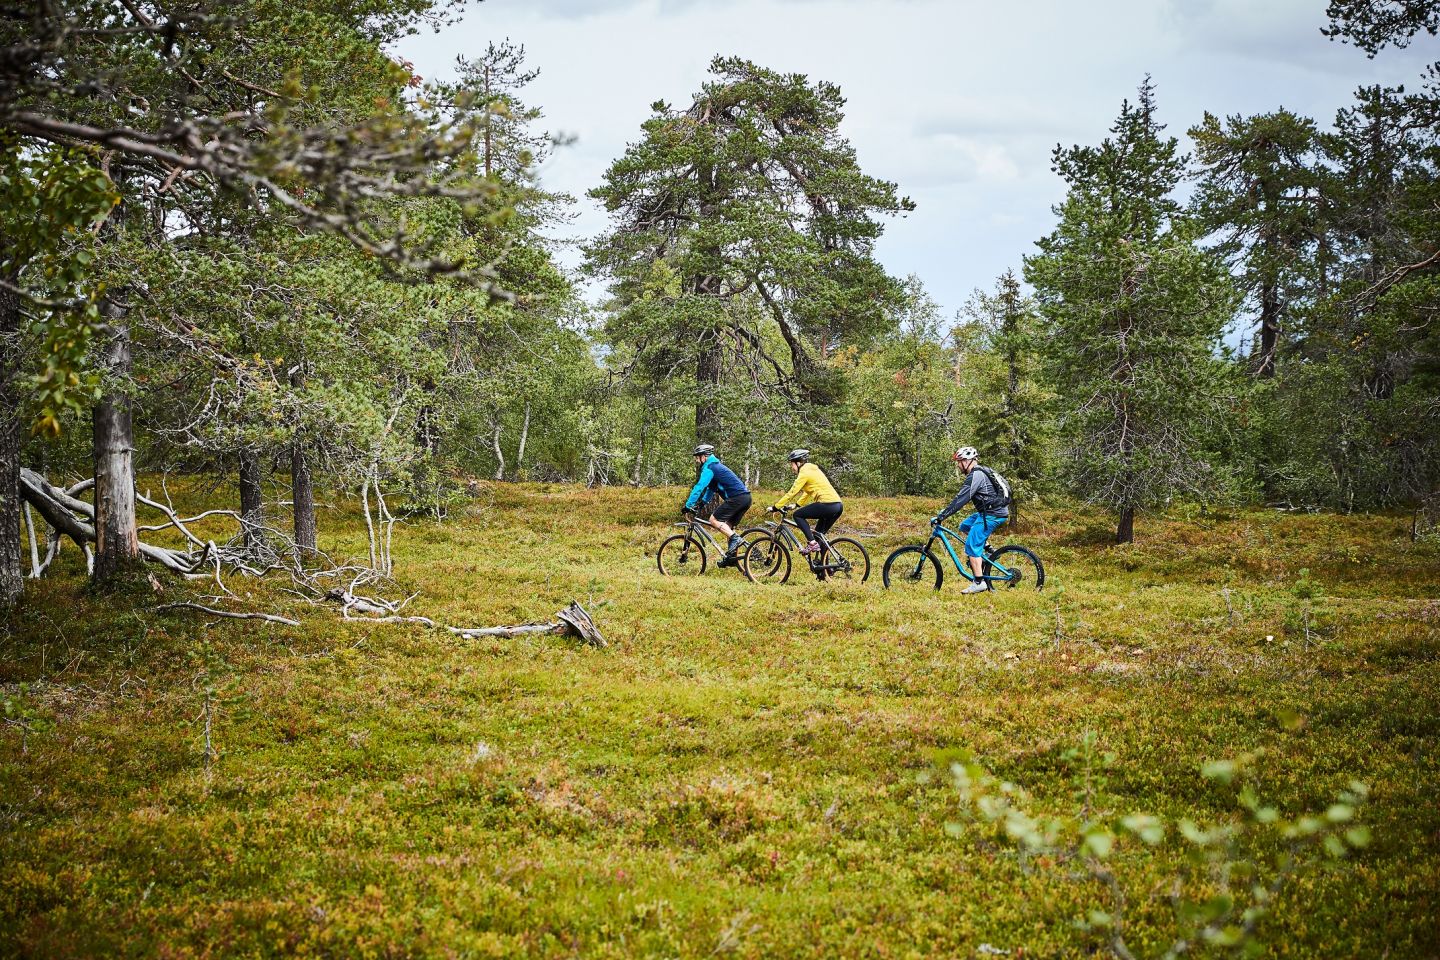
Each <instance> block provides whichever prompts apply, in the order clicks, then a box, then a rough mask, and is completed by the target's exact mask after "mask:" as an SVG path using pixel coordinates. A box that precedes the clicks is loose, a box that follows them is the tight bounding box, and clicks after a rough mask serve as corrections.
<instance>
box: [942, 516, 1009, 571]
mask: <svg viewBox="0 0 1440 960" xmlns="http://www.w3.org/2000/svg"><path fill="white" fill-rule="evenodd" d="M952 537H953V538H954V539H955V540H958V541H960V542H961V543H962V544H963V543H964V542H965V537H964V536H962V535H961V534H960V532H959V531H958V530H951V529H950V528H949V527H946V526H941V525H939V524H937V525H935V526H934V527H931V528H930V539H929V540H927V541H926V542H925V549H926V550H930V547H931V545H932V544H934V543H935V541H936V540H939V541H940V543H941V544H942V545H944V547H945V552H946V553H947V554H949V555H950V562H951V563H953V564H955V572H956V573H958V574H960V576H962V577H964V578H965V579H966V580H969V581H970V582H971V583H974V582H975V574H973V573H971V572H970V564H968V563H962V562H961V560H960V557H959V555H957V554H956V553H955V548H954V547H953V546H951V544H950V540H951V538H952ZM931 552H933V551H931ZM985 560H986V562H987V563H989V564H990V569H991V570H992V571H996V572H998V573H999V574H1000V576H994V575H992V574H985V575H983V576H981V577H980V579H982V580H988V581H992V582H996V583H1005V582H1007V581H1009V579H1010V578H1011V576H1013V574H1012V573H1011V572H1010V571H1009V570H1007V569H1006V568H1005V566H1004V565H1003V564H1002V563H1000V561H998V560H996V559H994V557H993V556H992V552H991V550H990V545H989V544H988V543H987V544H986V545H985Z"/></svg>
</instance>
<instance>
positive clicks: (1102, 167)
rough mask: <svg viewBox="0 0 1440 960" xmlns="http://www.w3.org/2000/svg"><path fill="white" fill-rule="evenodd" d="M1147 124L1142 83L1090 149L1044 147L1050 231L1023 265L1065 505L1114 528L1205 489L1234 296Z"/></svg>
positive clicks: (1124, 538)
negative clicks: (1053, 217)
mask: <svg viewBox="0 0 1440 960" xmlns="http://www.w3.org/2000/svg"><path fill="white" fill-rule="evenodd" d="M1163 130H1164V127H1163V125H1162V124H1160V123H1159V121H1158V120H1157V119H1156V116H1155V95H1154V87H1153V86H1152V85H1151V83H1150V81H1149V78H1148V77H1147V78H1146V81H1145V83H1144V84H1142V86H1141V87H1140V98H1139V101H1138V102H1137V103H1135V104H1133V105H1132V104H1131V103H1129V102H1128V101H1126V102H1125V103H1124V104H1123V105H1122V107H1121V111H1120V116H1119V118H1118V119H1117V120H1116V122H1115V124H1114V126H1112V127H1111V135H1110V136H1109V137H1107V138H1106V139H1105V140H1104V141H1103V142H1102V143H1101V144H1100V145H1099V146H1098V147H1087V146H1074V147H1071V148H1069V149H1065V148H1061V147H1058V146H1057V147H1056V149H1055V154H1054V168H1055V170H1056V172H1058V173H1059V174H1060V175H1061V176H1062V177H1064V179H1065V181H1066V184H1067V185H1068V187H1069V192H1068V195H1067V196H1066V198H1065V200H1064V202H1063V203H1062V204H1061V205H1060V206H1059V207H1057V208H1056V213H1057V214H1058V215H1059V217H1060V223H1059V225H1058V226H1057V227H1056V228H1055V230H1054V232H1053V233H1051V234H1050V235H1049V236H1047V237H1045V238H1043V239H1042V240H1040V241H1039V242H1038V246H1039V248H1040V253H1039V254H1037V255H1035V256H1034V257H1031V258H1028V259H1027V260H1026V263H1025V273H1026V278H1027V279H1028V280H1029V281H1030V283H1031V284H1033V285H1034V287H1035V291H1036V298H1037V300H1038V302H1039V306H1040V311H1041V314H1042V316H1043V318H1044V331H1043V332H1044V335H1045V342H1046V347H1045V352H1046V361H1047V365H1048V367H1049V370H1050V375H1051V377H1052V378H1053V380H1054V382H1055V385H1056V389H1057V392H1058V393H1059V395H1060V404H1061V414H1062V417H1061V424H1062V428H1063V430H1064V434H1065V436H1064V445H1065V452H1066V454H1067V459H1068V461H1069V464H1068V465H1069V472H1070V475H1071V479H1072V481H1073V483H1074V485H1075V488H1076V490H1077V492H1078V493H1079V494H1080V495H1081V496H1083V497H1084V498H1085V499H1086V500H1088V501H1090V502H1095V503H1100V504H1104V505H1105V506H1107V507H1109V508H1111V509H1112V510H1114V511H1115V512H1116V513H1117V514H1118V518H1119V522H1118V525H1117V527H1116V531H1115V540H1116V542H1117V543H1128V542H1130V541H1132V540H1133V539H1134V535H1135V534H1134V525H1135V514H1136V512H1137V511H1138V510H1140V509H1142V508H1145V507H1150V506H1154V505H1157V504H1160V503H1163V502H1164V501H1165V500H1166V499H1168V498H1170V497H1172V496H1174V495H1177V494H1182V493H1186V492H1192V491H1193V492H1198V491H1200V490H1202V489H1203V488H1204V486H1205V483H1206V480H1207V474H1208V473H1209V470H1210V466H1209V464H1207V463H1206V462H1205V459H1204V453H1205V451H1204V450H1203V448H1202V438H1203V437H1204V436H1205V435H1206V430H1207V428H1208V422H1209V421H1210V420H1211V419H1212V418H1216V417H1223V416H1225V415H1226V411H1225V409H1224V405H1223V403H1222V402H1221V395H1222V391H1221V390H1220V389H1219V388H1220V387H1221V386H1222V384H1223V382H1224V378H1223V374H1222V373H1221V371H1220V369H1219V368H1220V364H1219V362H1218V361H1217V359H1216V354H1215V350H1216V347H1217V344H1218V340H1219V336H1220V333H1221V330H1222V329H1223V327H1224V325H1225V323H1226V321H1227V319H1228V318H1229V316H1230V313H1231V309H1232V307H1233V305H1234V302H1235V292H1234V289H1233V286H1232V284H1231V283H1230V280H1229V278H1228V276H1227V274H1226V271H1225V268H1224V264H1223V263H1222V262H1221V261H1220V259H1219V258H1218V257H1217V256H1215V255H1214V254H1212V253H1208V252H1206V251H1204V250H1202V249H1201V248H1200V247H1199V246H1198V245H1197V241H1198V240H1199V238H1200V236H1201V234H1202V232H1203V229H1202V228H1201V227H1200V225H1199V224H1198V223H1197V222H1196V220H1195V219H1194V218H1193V217H1191V216H1188V215H1187V214H1186V213H1185V212H1184V211H1183V210H1182V208H1181V206H1180V204H1179V203H1178V202H1177V201H1176V200H1175V197H1174V191H1175V188H1176V187H1177V186H1178V185H1179V183H1180V180H1181V178H1182V177H1183V176H1184V172H1185V163H1186V159H1185V157H1183V156H1182V155H1181V154H1180V152H1179V149H1178V144H1177V143H1176V140H1175V138H1173V137H1162V135H1161V134H1162V131H1163Z"/></svg>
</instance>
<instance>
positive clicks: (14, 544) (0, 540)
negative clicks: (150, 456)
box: [0, 289, 25, 607]
mask: <svg viewBox="0 0 1440 960" xmlns="http://www.w3.org/2000/svg"><path fill="white" fill-rule="evenodd" d="M19 332H20V298H19V297H18V296H16V295H15V294H13V293H11V292H10V291H8V290H3V289H0V607H4V606H8V605H9V604H11V603H13V602H14V601H15V600H16V599H17V598H18V597H19V596H20V591H21V590H23V589H24V586H25V574H24V571H23V569H22V568H21V566H20V557H21V549H20V386H19V384H18V383H17V382H16V380H17V378H18V377H19V374H20V344H19V340H18V335H19Z"/></svg>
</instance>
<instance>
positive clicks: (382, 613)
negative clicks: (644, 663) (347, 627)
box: [327, 588, 610, 647]
mask: <svg viewBox="0 0 1440 960" xmlns="http://www.w3.org/2000/svg"><path fill="white" fill-rule="evenodd" d="M327 598H328V599H330V600H333V601H335V602H337V603H340V604H342V606H341V616H342V617H344V618H345V619H346V620H351V621H361V622H364V623H416V624H419V625H420V626H423V627H429V628H430V629H432V630H445V631H448V632H450V633H453V634H455V635H456V636H458V637H463V638H465V639H466V640H474V639H477V638H479V637H520V636H525V635H526V634H535V633H538V634H545V633H553V634H557V635H559V636H573V637H577V638H579V639H580V640H581V641H583V642H584V643H588V644H590V646H592V647H608V646H609V645H610V644H609V642H608V641H606V639H605V637H604V635H603V634H601V632H600V628H599V627H597V626H596V625H595V621H594V620H592V619H591V618H590V614H588V613H586V612H585V608H584V607H582V606H580V604H578V603H576V602H574V601H573V600H572V601H571V602H570V605H569V606H568V607H566V608H565V609H563V610H560V611H558V612H557V613H556V614H555V619H554V620H552V621H550V622H548V623H521V624H515V625H513V626H503V627H453V626H450V625H449V624H444V623H437V622H435V621H434V620H432V619H430V618H429V617H420V616H414V615H405V614H401V613H395V612H391V611H392V607H391V606H390V605H388V604H385V603H376V602H375V601H374V600H373V599H370V598H362V597H356V596H355V595H353V594H350V593H348V592H346V591H344V590H341V589H339V588H335V589H332V590H331V591H329V593H328V594H327ZM351 611H358V612H360V613H361V614H364V615H363V616H358V617H357V616H354V615H352V613H351Z"/></svg>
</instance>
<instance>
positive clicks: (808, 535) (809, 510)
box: [790, 503, 824, 553]
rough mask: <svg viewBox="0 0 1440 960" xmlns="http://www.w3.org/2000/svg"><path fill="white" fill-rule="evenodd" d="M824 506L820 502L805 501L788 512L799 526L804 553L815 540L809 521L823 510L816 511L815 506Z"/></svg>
mask: <svg viewBox="0 0 1440 960" xmlns="http://www.w3.org/2000/svg"><path fill="white" fill-rule="evenodd" d="M821 506H824V504H820V503H807V504H805V506H803V507H801V508H800V509H799V510H796V511H795V512H794V513H792V514H790V519H791V520H794V521H795V526H797V527H799V528H800V540H801V543H802V546H803V547H804V549H805V552H806V553H809V552H810V550H809V547H810V544H812V543H814V542H815V531H814V530H812V529H811V528H810V521H811V520H813V519H815V518H817V517H819V516H821V513H823V511H820V512H817V511H816V510H815V508H816V507H821Z"/></svg>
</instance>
